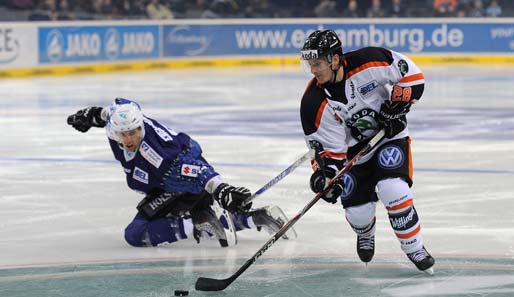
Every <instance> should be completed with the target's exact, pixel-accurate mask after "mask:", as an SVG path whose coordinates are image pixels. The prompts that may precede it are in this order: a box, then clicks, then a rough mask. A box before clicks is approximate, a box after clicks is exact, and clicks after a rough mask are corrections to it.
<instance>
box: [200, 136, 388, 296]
mask: <svg viewBox="0 0 514 297" xmlns="http://www.w3.org/2000/svg"><path fill="white" fill-rule="evenodd" d="M384 135H385V132H384V130H380V131H379V132H378V133H377V134H376V135H375V136H374V137H373V138H372V139H371V140H370V141H369V143H368V144H367V145H366V146H365V147H364V148H362V150H360V151H359V152H358V153H357V155H355V157H353V158H352V159H351V160H350V161H348V163H346V165H345V166H344V167H343V169H341V170H340V171H339V172H338V173H337V175H336V176H335V177H334V178H332V179H331V180H330V182H329V183H328V185H327V186H326V188H325V189H324V190H323V191H322V192H319V193H318V194H316V196H314V198H313V199H312V200H311V201H310V202H309V203H308V204H307V205H306V206H305V207H304V208H303V209H302V210H301V211H300V212H299V213H298V214H296V216H294V217H293V218H292V219H291V220H289V222H287V223H285V224H284V226H282V228H280V230H278V231H277V233H275V235H273V236H272V237H271V238H270V239H269V240H268V241H267V242H266V243H265V244H264V245H263V246H262V247H261V248H260V249H259V250H258V251H257V252H256V253H255V255H253V256H252V257H251V258H250V259H248V260H247V261H246V262H245V263H244V264H243V266H241V267H240V268H239V269H238V270H237V271H236V272H235V273H234V274H233V275H232V276H230V277H228V278H225V279H214V278H206V277H200V278H198V280H197V281H196V285H195V289H196V290H198V291H222V290H224V289H225V288H226V287H228V286H229V285H230V284H231V283H232V282H233V281H234V280H236V279H237V278H238V277H239V276H240V275H241V274H243V272H245V271H246V269H248V267H250V266H251V265H252V264H253V263H254V262H255V261H257V259H258V258H259V257H260V256H262V254H264V252H266V250H268V249H269V248H270V247H271V246H272V245H273V244H274V243H275V242H276V241H277V240H278V239H279V238H280V237H282V235H284V233H286V231H287V230H288V229H289V228H291V227H292V226H293V225H294V224H295V223H296V222H297V221H298V220H299V219H300V218H301V217H302V216H303V215H304V214H305V213H306V212H307V211H308V210H309V209H310V208H311V207H312V206H313V205H314V204H316V202H318V200H320V199H321V197H322V196H323V195H326V194H327V193H328V192H329V191H330V189H331V187H332V185H334V184H335V183H336V182H337V180H338V179H339V178H341V177H342V176H343V174H345V173H346V172H348V170H350V168H352V166H353V165H354V164H355V163H356V162H357V161H358V160H360V159H361V158H362V156H364V155H365V154H367V153H368V152H370V151H371V150H372V149H373V148H374V147H375V146H376V145H377V144H378V143H379V142H380V140H382V138H384Z"/></svg>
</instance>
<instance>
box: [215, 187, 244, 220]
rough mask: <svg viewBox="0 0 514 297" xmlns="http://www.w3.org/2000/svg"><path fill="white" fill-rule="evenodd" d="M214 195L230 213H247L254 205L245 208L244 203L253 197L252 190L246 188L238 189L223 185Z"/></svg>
mask: <svg viewBox="0 0 514 297" xmlns="http://www.w3.org/2000/svg"><path fill="white" fill-rule="evenodd" d="M212 195H213V197H214V199H216V200H218V201H219V202H220V204H221V206H223V208H224V209H226V210H228V211H230V212H238V213H247V212H248V211H249V210H250V208H252V203H248V204H247V205H244V206H243V202H244V201H245V200H246V199H247V198H248V197H250V196H252V193H251V192H250V190H249V189H247V188H245V187H237V188H236V187H234V186H231V185H228V184H225V183H222V184H220V185H219V186H218V187H217V188H216V190H214V193H212Z"/></svg>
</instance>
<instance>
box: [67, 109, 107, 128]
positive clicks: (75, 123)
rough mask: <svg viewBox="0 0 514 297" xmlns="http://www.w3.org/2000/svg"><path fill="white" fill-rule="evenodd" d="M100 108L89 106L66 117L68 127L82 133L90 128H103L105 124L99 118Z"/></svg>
mask: <svg viewBox="0 0 514 297" xmlns="http://www.w3.org/2000/svg"><path fill="white" fill-rule="evenodd" d="M101 113H102V107H98V106H89V107H86V108H83V109H81V110H79V111H77V112H76V113H75V114H72V115H70V116H69V117H68V125H71V126H72V127H73V128H75V130H78V131H80V132H82V133H85V132H87V131H88V130H89V129H90V128H91V127H99V128H103V127H105V125H106V124H107V122H106V121H104V120H102V117H101Z"/></svg>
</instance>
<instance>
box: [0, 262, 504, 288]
mask: <svg viewBox="0 0 514 297" xmlns="http://www.w3.org/2000/svg"><path fill="white" fill-rule="evenodd" d="M405 264H406V266H407V267H410V264H409V265H407V263H406V262H405ZM163 265H166V263H163ZM221 266H223V267H224V265H223V264H222V265H221ZM231 266H234V265H231ZM399 266H400V267H401V266H403V263H375V264H374V265H373V269H374V270H376V271H377V270H385V271H389V270H391V269H393V268H394V269H397V268H398V267H399ZM65 267H66V266H65ZM65 267H60V268H65ZM437 267H438V269H439V270H440V271H444V270H455V269H463V270H466V271H484V270H487V271H496V272H498V273H500V272H501V273H508V274H509V275H510V274H511V273H512V271H514V267H512V265H508V264H488V263H484V264H473V265H469V264H466V263H459V264H455V263H438V266H437ZM96 268H97V266H95V265H93V266H90V267H89V268H86V270H81V271H77V270H73V271H57V270H58V269H59V267H57V268H56V270H54V271H55V272H50V271H48V270H43V271H42V272H40V273H38V272H34V271H31V272H30V274H27V271H25V270H22V271H16V270H17V269H13V270H9V269H7V270H5V271H4V272H7V273H11V272H12V273H14V275H7V273H6V274H5V275H4V276H0V284H2V283H11V282H20V281H23V282H26V281H41V280H55V279H69V278H83V277H97V276H112V275H133V274H156V273H162V274H167V273H177V272H183V271H184V267H183V266H182V265H179V266H174V267H168V266H158V267H141V268H138V267H135V268H120V269H106V270H96ZM257 268H258V269H257V271H254V273H256V272H258V271H259V270H271V269H273V270H290V269H291V264H290V263H268V264H259V265H257ZM294 268H295V269H297V270H307V269H310V270H341V269H344V270H350V271H351V270H355V269H360V268H362V264H361V263H357V262H342V263H321V264H316V263H315V264H294ZM191 269H192V271H193V272H212V271H219V270H220V265H194V266H193V267H191ZM402 269H403V268H402ZM408 269H409V270H414V268H412V267H410V268H408ZM17 273H21V274H17ZM420 275H422V274H418V275H413V276H412V277H409V278H418V277H419V276H420ZM437 277H438V278H439V279H444V278H445V277H444V276H437ZM453 277H455V275H451V278H453ZM384 280H385V281H387V282H391V281H395V279H387V278H385V279H384ZM404 280H405V279H404ZM404 280H402V281H404ZM374 281H377V280H374Z"/></svg>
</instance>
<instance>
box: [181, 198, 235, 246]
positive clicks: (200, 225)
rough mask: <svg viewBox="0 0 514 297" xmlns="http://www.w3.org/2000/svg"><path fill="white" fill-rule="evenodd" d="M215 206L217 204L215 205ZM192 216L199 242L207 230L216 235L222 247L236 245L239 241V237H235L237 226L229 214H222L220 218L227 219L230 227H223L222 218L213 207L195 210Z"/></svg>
mask: <svg viewBox="0 0 514 297" xmlns="http://www.w3.org/2000/svg"><path fill="white" fill-rule="evenodd" d="M213 207H216V206H214V205H213ZM191 216H192V218H193V225H194V230H193V236H194V238H195V239H196V241H197V242H198V243H199V242H200V238H201V237H202V233H203V232H206V233H207V234H208V235H209V236H214V237H215V238H216V239H217V240H218V241H219V243H220V245H221V246H222V247H227V246H229V245H235V244H236V243H237V237H235V236H236V234H235V231H234V230H235V228H234V227H233V222H232V220H231V218H230V216H229V215H228V216H224V215H222V216H221V217H220V219H222V220H225V221H226V223H227V225H228V226H229V228H228V229H226V228H224V227H223V224H222V223H221V221H220V219H218V215H217V213H216V212H215V210H213V209H212V208H206V209H202V210H200V211H195V212H193V213H191ZM234 237H235V238H234Z"/></svg>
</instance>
